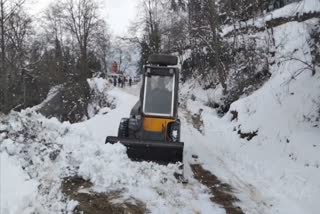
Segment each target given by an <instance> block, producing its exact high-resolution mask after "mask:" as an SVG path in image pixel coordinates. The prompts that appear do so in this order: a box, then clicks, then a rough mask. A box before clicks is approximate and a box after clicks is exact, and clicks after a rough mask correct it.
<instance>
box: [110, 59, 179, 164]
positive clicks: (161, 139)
mask: <svg viewBox="0 0 320 214" xmlns="http://www.w3.org/2000/svg"><path fill="white" fill-rule="evenodd" d="M177 62H178V59H177V57H175V56H171V55H160V54H157V55H151V56H150V57H149V59H148V64H147V65H145V66H144V73H143V82H142V86H141V89H140V99H139V101H138V102H137V103H136V105H135V106H134V107H133V108H132V110H131V113H130V117H129V118H122V119H121V122H120V125H119V129H118V136H108V137H107V139H106V143H112V144H114V143H117V142H120V143H122V144H123V145H125V146H126V147H127V154H128V157H129V158H130V159H132V160H135V161H153V162H157V163H160V164H168V163H176V162H181V163H182V162H183V147H184V144H183V142H180V120H179V119H178V89H179V87H178V84H179V69H178V68H177V67H176V65H177Z"/></svg>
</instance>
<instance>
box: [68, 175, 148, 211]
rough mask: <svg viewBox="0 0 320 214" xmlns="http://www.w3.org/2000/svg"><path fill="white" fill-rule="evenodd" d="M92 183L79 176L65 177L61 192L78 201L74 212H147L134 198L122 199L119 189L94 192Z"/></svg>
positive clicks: (142, 204) (143, 205)
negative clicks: (108, 191) (107, 191)
mask: <svg viewBox="0 0 320 214" xmlns="http://www.w3.org/2000/svg"><path fill="white" fill-rule="evenodd" d="M92 186H93V184H92V183H91V182H90V181H87V180H84V179H83V178H80V177H69V178H65V179H64V181H63V183H62V192H63V193H64V194H65V195H66V196H68V197H69V198H70V199H72V200H75V201H78V202H79V205H78V206H77V207H76V208H75V210H74V213H76V214H78V213H79V214H80V213H84V214H105V213H113V214H143V213H148V210H147V209H146V206H145V204H144V203H142V202H141V201H138V200H136V199H134V198H129V199H125V200H124V199H123V198H122V197H121V191H116V192H110V193H96V192H93V191H92V190H91V187H92Z"/></svg>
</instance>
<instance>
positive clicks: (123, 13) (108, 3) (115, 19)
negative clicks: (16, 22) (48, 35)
mask: <svg viewBox="0 0 320 214" xmlns="http://www.w3.org/2000/svg"><path fill="white" fill-rule="evenodd" d="M100 1H101V2H102V5H101V8H100V9H101V11H102V13H103V14H102V15H103V17H104V18H105V19H106V21H107V23H108V26H109V27H110V31H111V32H112V33H113V34H114V35H115V36H123V35H125V34H126V32H127V29H128V27H129V24H130V21H132V20H134V18H135V17H136V8H137V2H138V0H100ZM50 2H54V0H27V8H28V9H29V10H30V11H31V14H32V15H34V16H35V17H37V16H39V15H41V12H43V11H44V10H45V8H46V7H47V6H48V5H49V4H50Z"/></svg>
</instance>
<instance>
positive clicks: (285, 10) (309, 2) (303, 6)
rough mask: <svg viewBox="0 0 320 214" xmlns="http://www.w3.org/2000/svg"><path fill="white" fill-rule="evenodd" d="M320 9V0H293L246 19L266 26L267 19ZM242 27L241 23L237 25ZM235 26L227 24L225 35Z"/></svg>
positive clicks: (249, 22) (252, 23)
mask: <svg viewBox="0 0 320 214" xmlns="http://www.w3.org/2000/svg"><path fill="white" fill-rule="evenodd" d="M319 11H320V1H319V0H302V1H298V2H293V3H291V4H288V5H286V6H284V7H282V8H279V9H276V10H273V11H270V12H268V13H267V14H263V15H262V16H261V17H258V18H254V19H250V20H248V21H246V25H247V26H256V27H265V24H266V22H267V21H270V20H272V19H277V18H283V17H294V16H296V15H302V14H304V13H312V12H319ZM242 25H243V23H242ZM236 27H237V28H241V26H240V25H239V24H237V26H236ZM233 28H234V26H231V25H230V26H225V27H224V28H223V33H222V34H223V35H226V34H227V33H229V32H230V31H232V30H233Z"/></svg>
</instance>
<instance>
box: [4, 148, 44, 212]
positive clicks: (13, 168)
mask: <svg viewBox="0 0 320 214" xmlns="http://www.w3.org/2000/svg"><path fill="white" fill-rule="evenodd" d="M0 169H1V173H0V213H6V214H14V213H21V214H23V213H32V211H33V209H32V206H33V202H34V201H35V199H36V196H37V186H38V183H37V182H36V181H35V180H31V179H30V178H29V176H28V175H27V173H26V172H25V171H23V170H22V169H21V166H20V164H19V162H18V161H17V160H15V158H14V157H10V156H9V155H8V153H7V152H2V153H1V154H0Z"/></svg>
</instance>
